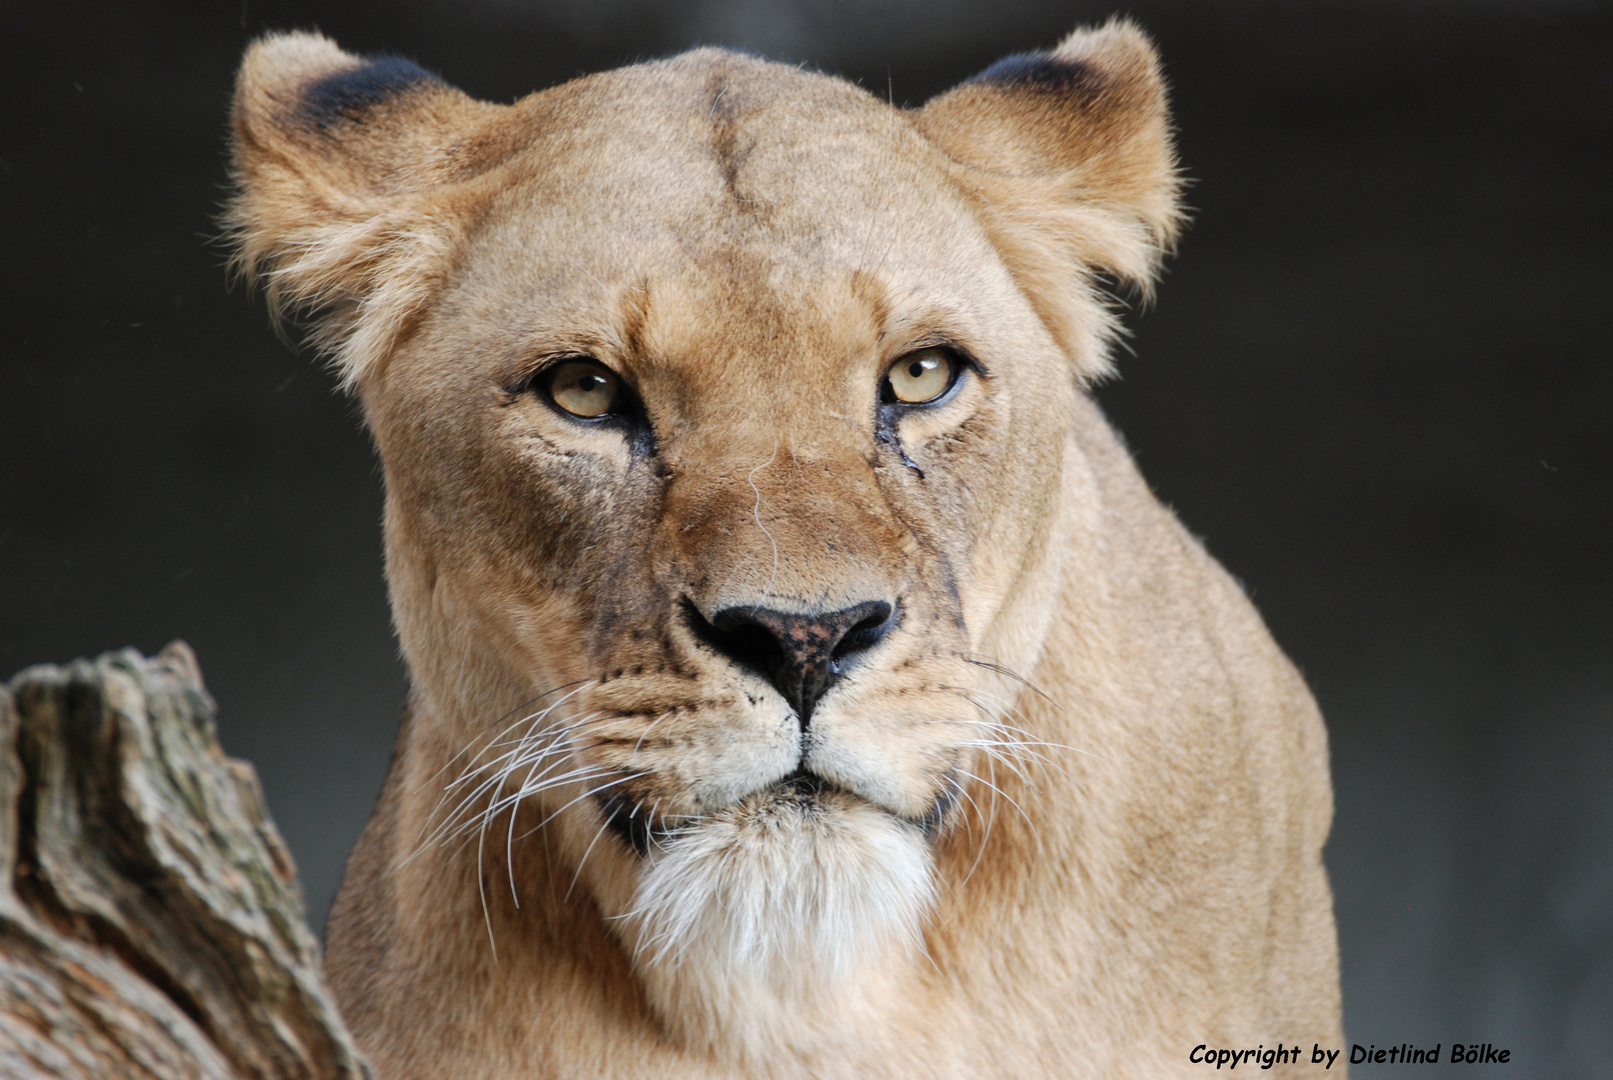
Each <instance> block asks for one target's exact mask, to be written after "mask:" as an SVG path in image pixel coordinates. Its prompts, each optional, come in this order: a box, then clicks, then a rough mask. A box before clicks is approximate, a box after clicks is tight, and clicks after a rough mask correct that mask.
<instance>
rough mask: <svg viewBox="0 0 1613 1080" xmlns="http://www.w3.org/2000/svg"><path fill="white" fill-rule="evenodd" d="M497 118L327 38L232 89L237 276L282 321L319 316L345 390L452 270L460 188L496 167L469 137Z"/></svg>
mask: <svg viewBox="0 0 1613 1080" xmlns="http://www.w3.org/2000/svg"><path fill="white" fill-rule="evenodd" d="M499 109H500V107H499V106H495V105H487V104H483V103H481V102H477V101H473V100H472V99H471V98H469V97H467V96H466V95H465V94H462V93H460V92H459V91H458V90H455V89H454V88H453V87H451V86H449V85H448V84H446V83H444V82H443V81H442V80H441V79H439V78H437V77H436V76H435V75H432V74H431V73H429V72H427V71H425V70H423V69H421V68H420V67H418V66H416V65H415V64H413V63H411V62H409V61H407V60H401V59H398V58H397V57H390V56H387V57H370V58H363V57H357V56H353V55H351V54H349V53H345V52H343V51H342V50H341V49H339V48H337V47H336V45H335V43H333V42H331V41H330V40H328V39H326V38H324V37H321V36H320V35H318V34H308V33H298V34H273V35H269V36H267V37H264V38H261V39H259V40H258V41H257V42H256V43H254V44H253V45H252V47H251V48H249V49H248V50H247V53H246V57H245V58H244V59H243V60H242V62H241V72H240V75H239V77H238V79H237V81H236V86H235V107H234V138H233V140H232V146H231V163H232V167H233V168H232V173H233V177H234V180H235V191H234V193H233V195H232V197H231V199H230V201H229V204H228V206H227V208H226V211H225V215H224V225H225V228H226V230H227V235H228V238H229V240H230V241H231V242H232V243H233V245H234V247H235V253H234V265H235V266H236V267H237V268H238V269H239V270H240V271H241V272H242V273H244V274H245V275H246V276H248V277H251V278H254V279H255V280H258V281H261V282H263V283H264V285H265V292H266V293H267V295H268V300H269V305H270V308H271V311H272V312H273V313H274V314H275V316H276V317H277V318H278V317H280V316H282V315H285V314H286V313H288V312H292V311H299V310H300V311H302V312H304V313H307V314H308V315H310V316H311V322H312V329H313V333H312V338H313V340H314V342H315V343H316V344H317V345H318V346H319V347H320V348H321V350H322V351H324V352H326V353H327V354H328V355H330V356H331V357H332V359H333V360H334V361H335V362H336V364H337V367H338V368H339V370H340V372H341V375H342V381H343V384H344V385H345V386H347V387H349V388H351V387H352V386H354V385H356V384H359V383H361V382H362V381H363V380H364V379H365V378H366V377H367V376H368V375H370V374H371V373H372V372H373V371H375V370H376V369H377V368H378V367H379V366H380V364H381V361H382V360H383V359H384V358H385V356H386V355H387V353H388V352H389V351H390V349H391V347H392V346H393V344H394V343H395V342H396V341H397V340H398V338H399V336H400V335H401V334H402V333H403V332H404V330H405V329H406V328H407V326H408V323H409V321H410V319H411V318H412V316H413V315H415V314H416V313H418V312H419V311H420V309H421V308H422V306H423V305H424V304H425V303H426V302H427V301H428V300H429V299H430V298H431V296H432V294H433V292H434V291H435V289H436V287H437V283H438V281H439V279H440V276H441V274H442V273H443V271H444V269H445V268H446V266H447V259H446V254H447V252H448V251H449V250H450V249H451V248H452V245H453V242H454V235H453V234H454V232H455V231H456V230H457V229H458V228H459V227H460V225H459V219H458V218H457V216H456V215H455V214H454V213H453V212H452V209H453V208H452V205H451V199H452V189H453V188H454V187H455V186H456V185H458V184H461V183H463V182H464V181H465V180H467V179H469V178H471V177H474V176H475V175H476V174H477V173H478V172H480V171H481V170H482V169H483V168H485V167H486V165H487V163H488V162H489V160H492V159H494V158H496V157H497V156H498V155H497V153H496V150H497V148H496V147H494V146H492V145H490V143H489V140H486V139H478V138H476V137H475V135H476V133H477V132H478V130H479V129H481V128H482V127H483V126H484V125H485V123H486V121H487V120H488V119H489V118H490V114H492V113H496V112H498V111H499Z"/></svg>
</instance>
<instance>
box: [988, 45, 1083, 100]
mask: <svg viewBox="0 0 1613 1080" xmlns="http://www.w3.org/2000/svg"><path fill="white" fill-rule="evenodd" d="M1102 83H1103V75H1102V73H1101V72H1099V71H1097V70H1096V69H1095V68H1093V67H1092V65H1090V64H1087V63H1085V62H1083V61H1082V60H1079V59H1071V58H1066V57H1062V56H1058V55H1056V54H1054V53H1047V52H1036V53H1015V54H1014V55H1013V56H1005V57H1003V58H1002V59H1001V60H999V61H997V62H996V63H995V64H993V65H991V66H990V67H989V68H987V69H986V70H984V71H982V72H981V73H980V74H978V75H976V76H974V77H973V78H971V79H969V80H968V81H967V82H966V83H964V85H965V86H969V85H984V86H996V87H1002V88H1003V89H1014V90H1045V91H1048V92H1050V93H1059V94H1070V93H1083V92H1088V91H1091V90H1095V89H1097V88H1099V87H1100V86H1101V85H1102Z"/></svg>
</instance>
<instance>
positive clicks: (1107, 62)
mask: <svg viewBox="0 0 1613 1080" xmlns="http://www.w3.org/2000/svg"><path fill="white" fill-rule="evenodd" d="M913 119H914V123H915V125H916V126H917V127H918V129H919V131H920V132H922V133H923V134H924V135H925V136H926V137H928V138H929V139H930V140H931V141H932V142H933V143H935V144H936V145H937V146H938V147H939V148H940V149H941V150H942V151H944V152H945V153H946V154H947V155H948V156H949V157H951V158H952V159H953V160H954V161H955V162H957V163H958V165H959V166H960V167H961V168H960V172H959V182H960V185H961V186H962V187H963V188H964V189H965V190H966V191H968V192H969V193H970V194H971V195H973V196H974V197H975V199H976V201H977V204H978V205H979V206H980V208H981V214H982V219H983V220H984V222H985V224H986V227H987V229H988V231H989V232H990V233H991V235H992V237H993V239H994V240H995V241H996V242H997V245H998V247H999V250H1001V251H1002V253H1003V256H1004V258H1005V259H1006V260H1007V261H1008V263H1009V265H1010V267H1011V268H1012V269H1013V270H1014V271H1015V273H1016V275H1017V276H1018V277H1019V279H1020V282H1021V284H1022V286H1023V287H1024V288H1025V290H1026V292H1027V294H1028V295H1029V296H1030V299H1031V302H1032V303H1033V304H1034V305H1035V306H1036V308H1037V310H1038V313H1039V314H1041V316H1042V318H1043V321H1044V322H1045V323H1046V324H1047V326H1048V328H1049V330H1050V331H1052V333H1053V335H1054V337H1055V338H1056V339H1058V341H1059V343H1060V345H1061V346H1063V347H1064V349H1065V351H1066V352H1067V353H1069V354H1070V355H1071V356H1072V357H1074V358H1076V360H1077V363H1078V367H1079V368H1080V369H1081V374H1082V375H1083V377H1087V378H1092V377H1096V376H1099V375H1102V374H1103V373H1105V372H1106V371H1107V370H1108V362H1107V358H1106V356H1105V355H1104V350H1103V345H1104V342H1103V340H1102V339H1103V338H1105V337H1107V336H1109V335H1110V334H1112V333H1113V332H1114V329H1115V328H1114V326H1113V323H1112V321H1111V322H1109V323H1106V324H1105V325H1104V326H1101V327H1098V328H1097V334H1096V336H1097V338H1098V339H1099V340H1098V341H1097V342H1096V345H1097V348H1096V351H1095V350H1094V347H1093V342H1092V340H1091V339H1092V338H1093V336H1094V335H1093V332H1092V329H1091V327H1090V324H1091V319H1090V317H1083V316H1082V315H1081V310H1082V308H1083V307H1084V306H1085V305H1082V304H1081V303H1080V301H1081V300H1082V299H1089V298H1091V297H1093V295H1094V294H1095V293H1096V291H1097V290H1096V286H1095V284H1094V283H1093V280H1092V279H1093V275H1094V274H1095V273H1102V274H1109V275H1112V276H1113V277H1115V278H1118V279H1119V280H1120V281H1122V282H1125V283H1127V284H1130V285H1133V286H1135V287H1137V288H1139V289H1141V290H1142V291H1143V292H1144V294H1146V293H1147V292H1148V290H1149V289H1150V288H1151V287H1152V285H1153V281H1154V278H1155V277H1156V276H1157V274H1158V272H1159V264H1160V261H1161V258H1162V256H1163V255H1164V253H1165V252H1166V251H1168V250H1169V249H1170V246H1171V245H1172V244H1173V243H1174V241H1175V239H1176V235H1177V233H1178V231H1179V230H1180V227H1181V224H1182V209H1181V204H1180V202H1179V201H1178V196H1179V193H1180V188H1181V181H1180V178H1179V177H1178V176H1177V173H1176V161H1175V150H1174V147H1173V146H1172V141H1171V133H1170V119H1169V115H1168V110H1167V106H1166V100H1165V82H1164V78H1163V76H1162V75H1161V73H1160V69H1159V59H1158V56H1157V55H1156V53H1155V52H1154V47H1153V44H1152V43H1151V42H1150V41H1149V40H1148V37H1147V35H1145V34H1144V33H1143V32H1142V31H1141V30H1139V29H1138V28H1137V27H1136V26H1134V25H1133V24H1131V23H1130V22H1127V21H1125V20H1119V19H1116V20H1111V21H1110V22H1109V23H1107V24H1106V25H1104V26H1102V27H1100V28H1098V29H1096V30H1076V31H1075V32H1074V33H1072V34H1070V36H1069V37H1067V38H1065V39H1064V41H1063V42H1061V43H1060V44H1059V46H1058V48H1056V49H1054V50H1052V51H1051V52H1044V53H1023V54H1020V55H1017V56H1010V57H1008V58H1006V59H1004V60H1000V61H998V62H997V63H996V64H993V65H992V66H991V67H989V68H987V69H986V70H985V71H983V72H981V73H980V74H979V75H976V76H975V77H974V78H972V79H970V80H969V81H967V82H965V83H963V84H961V85H960V86H957V87H954V88H953V89H952V90H949V91H947V92H946V93H945V94H942V95H941V96H939V97H937V98H935V99H933V100H932V101H930V102H929V103H928V104H926V105H925V106H924V107H923V108H922V109H921V110H919V111H918V112H917V113H916V114H915V115H914V118H913Z"/></svg>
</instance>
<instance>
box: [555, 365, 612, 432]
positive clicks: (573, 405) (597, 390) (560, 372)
mask: <svg viewBox="0 0 1613 1080" xmlns="http://www.w3.org/2000/svg"><path fill="white" fill-rule="evenodd" d="M618 386H619V383H618V382H617V379H616V376H615V374H613V373H612V372H611V370H610V369H609V368H607V367H605V366H604V365H603V364H597V363H595V362H594V361H592V360H567V361H566V362H565V363H563V364H560V365H557V366H556V367H555V369H554V371H552V372H551V373H550V374H549V397H550V398H551V399H553V401H554V403H555V404H556V405H558V406H560V407H561V408H562V409H564V410H566V411H567V412H568V413H570V414H571V415H573V416H580V417H582V418H584V419H592V418H593V417H596V416H604V415H605V414H606V413H608V412H610V410H611V407H612V406H613V405H615V404H616V394H617V387H618Z"/></svg>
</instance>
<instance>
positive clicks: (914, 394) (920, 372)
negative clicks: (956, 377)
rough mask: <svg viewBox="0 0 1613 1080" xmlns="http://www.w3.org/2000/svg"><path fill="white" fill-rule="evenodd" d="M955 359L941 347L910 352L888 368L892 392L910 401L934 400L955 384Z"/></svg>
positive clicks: (905, 400) (887, 376)
mask: <svg viewBox="0 0 1613 1080" xmlns="http://www.w3.org/2000/svg"><path fill="white" fill-rule="evenodd" d="M952 369H953V361H952V358H951V357H950V356H948V355H947V354H946V353H945V352H944V351H942V350H941V349H920V350H918V351H917V352H910V353H908V354H907V355H906V356H904V357H902V358H901V359H900V360H898V361H896V363H894V364H892V365H891V366H890V368H889V369H888V370H886V372H885V383H886V385H888V386H889V387H890V392H891V395H892V396H893V397H894V398H895V399H896V400H897V401H900V402H902V403H903V404H906V405H921V404H923V403H924V402H926V401H934V400H935V399H936V398H938V397H940V396H941V395H942V394H944V393H946V392H947V388H948V387H950V386H951V385H952Z"/></svg>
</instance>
